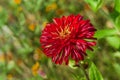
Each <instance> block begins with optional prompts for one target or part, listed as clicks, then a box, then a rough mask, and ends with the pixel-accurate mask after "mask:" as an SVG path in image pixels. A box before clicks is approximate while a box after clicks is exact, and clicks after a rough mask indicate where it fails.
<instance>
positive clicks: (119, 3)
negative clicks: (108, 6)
mask: <svg viewBox="0 0 120 80" xmlns="http://www.w3.org/2000/svg"><path fill="white" fill-rule="evenodd" d="M115 10H116V11H118V12H119V13H120V0H115Z"/></svg>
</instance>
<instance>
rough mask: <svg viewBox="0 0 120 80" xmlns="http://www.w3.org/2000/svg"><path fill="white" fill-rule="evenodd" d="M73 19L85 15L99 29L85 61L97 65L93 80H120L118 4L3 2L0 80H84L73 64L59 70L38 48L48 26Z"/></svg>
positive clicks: (97, 0)
mask: <svg viewBox="0 0 120 80" xmlns="http://www.w3.org/2000/svg"><path fill="white" fill-rule="evenodd" d="M15 1H18V2H15ZM19 1H20V2H19ZM88 6H89V7H90V8H91V9H90V8H88ZM70 14H81V15H82V16H84V17H85V18H87V19H90V21H91V23H92V24H93V26H94V27H95V28H96V29H97V31H96V33H95V35H94V36H95V37H96V38H97V40H96V41H97V45H96V47H94V51H89V50H86V53H87V54H88V55H87V56H86V57H85V59H86V60H85V63H87V65H90V61H88V60H87V59H92V61H93V62H95V64H96V66H97V67H96V66H95V65H94V64H93V63H92V64H91V66H89V67H88V68H87V70H89V76H90V79H91V80H103V78H105V79H106V80H120V77H119V75H120V63H119V61H120V0H31V1H30V0H0V80H9V79H7V76H8V75H9V74H11V75H12V77H13V79H14V78H15V79H16V80H86V78H85V77H84V74H83V73H82V71H81V70H80V69H79V67H74V61H72V60H70V61H69V65H68V66H65V65H55V64H53V63H52V62H51V59H49V58H47V57H46V56H44V54H43V52H42V49H41V48H40V45H41V44H40V42H39V38H40V35H41V31H42V30H43V28H44V27H45V25H46V23H48V22H52V19H53V18H54V17H61V16H67V15H70ZM36 62H38V63H39V65H40V66H39V68H38V66H37V68H36V65H35V63H36ZM33 66H34V67H35V69H34V70H32V68H33ZM85 66H86V64H85ZM99 71H100V72H101V73H102V74H101V73H100V72H99ZM33 72H36V73H37V76H35V75H33ZM106 72H107V74H106ZM43 74H44V75H46V76H47V77H44V76H43ZM101 75H103V78H102V76H101Z"/></svg>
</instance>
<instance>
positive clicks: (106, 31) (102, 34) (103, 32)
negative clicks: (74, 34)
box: [95, 29, 117, 39]
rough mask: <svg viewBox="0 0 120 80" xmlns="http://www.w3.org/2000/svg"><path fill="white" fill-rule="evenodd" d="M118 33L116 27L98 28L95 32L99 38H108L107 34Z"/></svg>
mask: <svg viewBox="0 0 120 80" xmlns="http://www.w3.org/2000/svg"><path fill="white" fill-rule="evenodd" d="M116 34H117V31H116V30H115V29H103V30H98V31H97V32H96V33H95V37H96V38H98V39H101V38H106V37H107V36H112V35H116Z"/></svg>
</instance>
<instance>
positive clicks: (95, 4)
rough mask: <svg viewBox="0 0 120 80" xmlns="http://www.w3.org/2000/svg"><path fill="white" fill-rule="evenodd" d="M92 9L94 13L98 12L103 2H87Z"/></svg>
mask: <svg viewBox="0 0 120 80" xmlns="http://www.w3.org/2000/svg"><path fill="white" fill-rule="evenodd" d="M85 1H86V2H87V3H88V4H89V5H90V7H91V9H92V10H93V11H95V12H96V11H97V10H98V9H99V8H100V7H101V6H102V2H103V0H85Z"/></svg>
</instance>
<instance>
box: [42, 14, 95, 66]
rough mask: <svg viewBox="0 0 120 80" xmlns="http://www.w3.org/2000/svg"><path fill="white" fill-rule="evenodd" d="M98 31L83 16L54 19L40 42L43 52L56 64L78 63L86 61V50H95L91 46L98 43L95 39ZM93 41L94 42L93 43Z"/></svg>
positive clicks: (47, 26) (43, 32) (46, 28)
mask: <svg viewBox="0 0 120 80" xmlns="http://www.w3.org/2000/svg"><path fill="white" fill-rule="evenodd" d="M95 31H96V29H95V28H94V27H93V25H92V24H91V23H90V21H89V20H83V17H82V16H81V15H77V16H74V15H70V16H68V17H65V16H63V17H62V18H54V19H53V22H52V23H49V24H47V25H46V27H45V28H44V30H43V31H42V35H41V38H40V42H41V45H42V48H43V52H44V53H45V55H47V56H48V57H50V58H52V61H53V62H54V63H56V64H62V63H63V62H65V63H66V64H68V62H69V59H73V60H75V62H76V63H78V62H79V61H80V60H84V57H85V55H86V49H90V50H93V49H92V48H91V46H94V45H95V44H96V43H95V42H94V41H93V40H95V38H94V37H93V35H94V32H95ZM91 40H92V41H91Z"/></svg>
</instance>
